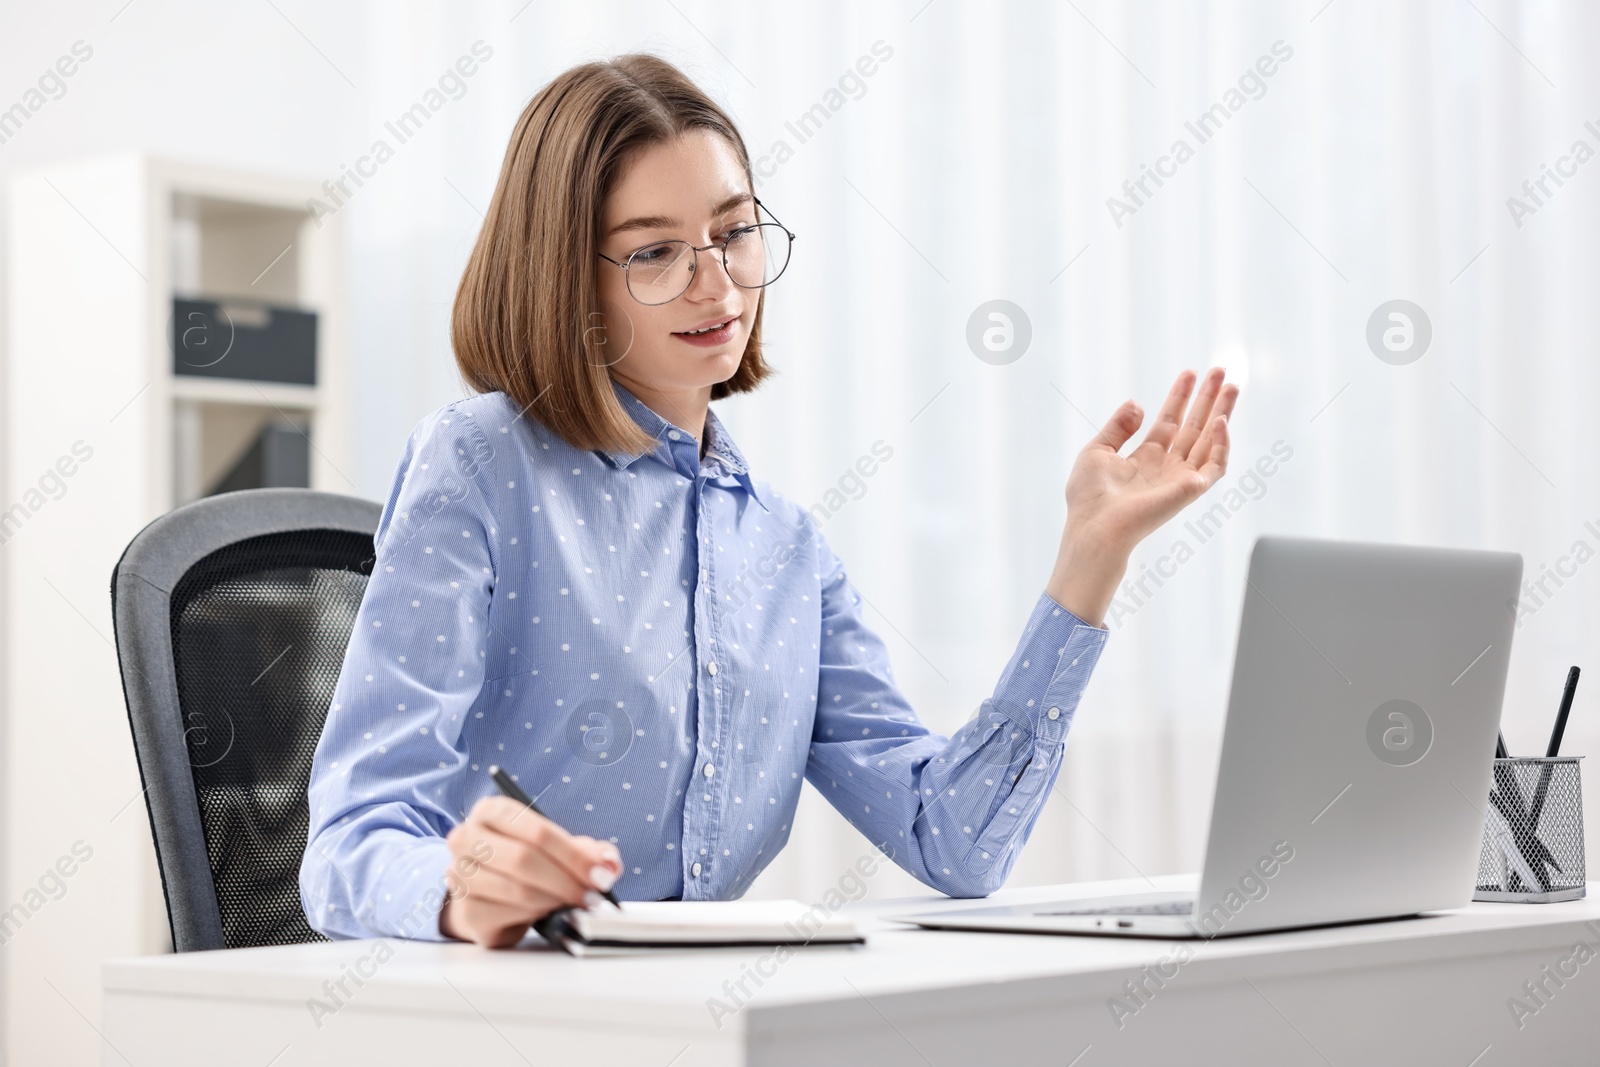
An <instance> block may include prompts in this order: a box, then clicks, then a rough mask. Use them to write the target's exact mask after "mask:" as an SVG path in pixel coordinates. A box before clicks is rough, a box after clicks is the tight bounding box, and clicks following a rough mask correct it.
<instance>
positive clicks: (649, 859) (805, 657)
mask: <svg viewBox="0 0 1600 1067" xmlns="http://www.w3.org/2000/svg"><path fill="white" fill-rule="evenodd" d="M613 387H614V390H615V392H616V395H617V399H618V400H619V401H620V402H621V403H622V405H623V406H624V408H625V409H626V410H627V411H628V413H629V414H630V415H632V417H633V418H634V420H635V421H636V422H637V423H638V424H639V425H640V426H641V427H643V429H644V430H645V431H646V432H647V433H649V434H651V435H653V436H654V437H655V438H656V441H657V445H656V447H655V448H654V449H653V450H651V451H648V452H645V453H640V454H631V453H626V452H608V451H603V450H594V451H584V450H579V449H574V448H573V447H571V446H570V445H568V444H567V443H566V442H565V441H563V440H562V439H561V438H560V437H559V436H557V435H556V434H555V433H553V432H551V431H550V430H548V429H547V428H545V427H544V426H543V425H542V424H541V423H539V422H537V421H536V420H534V419H533V418H532V417H529V416H525V415H523V414H522V413H521V412H519V410H518V407H517V405H516V404H515V403H514V402H513V401H512V400H511V399H510V397H508V396H507V395H506V394H505V393H487V394H483V395H479V396H474V397H471V398H468V399H465V400H460V401H457V402H455V403H452V404H449V405H446V406H445V407H443V408H441V409H439V410H438V411H436V412H434V413H433V414H431V415H429V416H428V417H426V418H424V419H423V420H422V421H421V422H420V423H419V424H418V425H417V427H416V428H415V429H414V430H413V431H412V433H411V436H410V438H409V439H408V441H407V445H406V450H405V455H404V456H403V457H402V459H401V462H400V465H399V469H398V471H397V472H396V475H395V480H394V484H393V486H392V488H391V489H390V492H389V496H388V500H387V502H386V503H385V505H384V508H383V512H382V516H381V518H380V520H379V523H378V529H377V534H376V548H377V553H376V561H375V563H374V565H373V569H372V576H371V579H370V581H369V583H368V585H367V590H366V595H365V597H364V599H363V600H362V603H361V607H360V611H359V612H358V614H357V617H356V622H355V628H354V631H353V633H352V634H351V637H350V643H349V646H348V648H347V650H346V652H345V658H344V664H343V669H342V671H341V673H340V676H339V680H338V684H337V687H336V689H335V692H334V698H333V704H332V706H331V708H330V709H329V712H328V719H327V723H326V726H325V728H324V730H323V734H322V738H321V741H320V743H319V744H318V746H317V750H316V755H315V759H314V762H313V766H312V772H311V785H310V792H309V801H310V815H311V824H310V836H309V840H308V842H307V847H306V852H305V856H304V860H303V862H302V865H301V870H300V891H301V896H302V900H303V903H304V905H305V909H306V914H307V917H308V919H309V921H310V923H311V925H312V926H313V927H314V928H315V929H317V930H320V931H321V932H323V933H325V934H327V935H328V936H330V937H334V938H352V937H376V936H384V935H398V936H407V937H417V938H427V939H442V935H441V934H440V933H439V930H438V926H437V921H436V920H437V910H438V906H439V901H440V893H441V891H442V887H443V884H444V881H443V879H444V875H445V870H446V867H447V865H448V863H449V850H448V846H447V845H446V843H445V835H446V834H447V833H448V832H449V831H450V829H451V828H452V827H453V826H455V825H456V824H457V823H458V822H460V821H462V820H463V819H464V818H465V817H466V814H467V813H468V811H470V810H471V808H472V806H473V805H474V804H475V803H476V802H477V801H478V799H479V798H481V797H485V796H490V795H494V794H495V793H496V792H497V790H496V789H495V787H494V784H493V782H492V781H491V780H490V778H489V775H488V769H489V767H490V766H491V765H495V764H499V765H501V766H503V767H505V768H506V769H507V771H508V772H509V773H510V774H511V775H512V776H513V777H514V778H515V779H516V780H517V782H518V783H519V784H520V785H521V786H522V788H523V789H524V790H526V791H527V792H528V793H529V794H530V795H532V796H533V797H534V798H535V800H536V801H537V802H538V804H539V806H540V808H541V809H542V810H543V811H544V812H545V813H546V815H548V816H549V817H550V818H552V819H554V820H555V821H556V822H558V823H560V824H561V825H562V826H564V827H566V828H567V829H568V830H569V831H571V832H573V833H575V834H587V835H590V836H592V837H595V838H599V839H602V840H608V841H612V842H614V843H615V844H616V846H617V848H618V849H619V851H620V852H621V854H622V861H623V874H622V877H621V878H620V879H619V881H618V882H617V884H616V886H615V892H616V894H617V896H618V897H619V898H622V899H624V900H659V899H667V898H682V899H684V900H711V899H730V898H734V897H738V896H740V895H741V894H742V893H743V892H744V891H745V890H746V889H747V888H748V887H749V885H750V883H751V881H752V880H754V878H755V877H756V875H757V874H759V873H760V872H761V871H762V869H763V868H765V867H766V865H767V864H768V863H770V862H771V861H772V859H773V858H774V857H775V856H776V855H777V854H778V852H779V850H780V849H782V848H783V845H784V842H785V841H787V840H788V837H789V832H790V829H791V827H792V826H793V824H794V814H795V806H796V804H797V803H798V801H799V797H800V787H801V783H802V781H803V780H804V781H809V782H811V784H812V785H813V786H815V787H816V788H817V790H818V791H819V792H820V793H821V794H822V795H823V796H824V797H826V798H827V799H828V800H829V801H830V802H831V803H832V804H833V805H834V807H836V808H837V809H838V810H839V811H840V812H841V813H842V814H843V815H844V816H845V818H846V819H848V820H849V821H850V822H851V823H852V824H853V825H854V826H855V827H856V828H857V829H858V830H860V831H861V833H862V834H864V835H865V836H866V838H867V839H868V840H869V841H871V842H872V843H873V844H874V845H876V846H877V847H878V848H880V849H881V850H882V851H883V852H884V853H885V854H886V855H888V856H889V857H890V858H892V859H893V860H894V862H896V863H897V864H899V865H900V866H901V867H903V868H904V869H906V870H907V871H909V872H911V873H912V874H913V875H915V876H916V877H917V878H919V879H921V880H922V881H923V882H924V883H926V884H927V885H929V886H931V887H933V888H934V889H937V890H940V891H942V892H945V893H948V894H951V895H953V896H981V895H984V894H987V893H989V892H992V891H993V890H995V889H996V888H998V887H999V886H1000V885H1001V883H1002V882H1004V880H1005V877H1006V875H1007V873H1009V871H1010V870H1011V867H1012V865H1013V864H1014V862H1015V860H1016V858H1017V854H1018V851H1019V850H1020V848H1021V847H1022V845H1023V843H1024V842H1025V841H1026V840H1027V838H1028V834H1029V833H1030V832H1031V830H1032V828H1033V825H1034V823H1035V822H1036V821H1037V819H1038V816H1039V812H1040V810H1041V808H1042V807H1043V804H1044V801H1045V798H1046V797H1047V796H1048V795H1049V793H1050V789H1051V786H1052V784H1053V783H1054V781H1055V777H1056V774H1057V773H1058V771H1059V770H1060V767H1061V758H1062V750H1063V748H1064V746H1065V742H1066V734H1067V728H1068V726H1069V725H1070V724H1071V722H1072V717H1073V713H1074V711H1075V710H1076V708H1077V706H1078V700H1079V697H1080V695H1081V693H1082V691H1083V688H1084V686H1085V684H1086V683H1087V682H1088V679H1089V676H1090V673H1091V672H1092V671H1093V669H1094V665H1095V662H1096V660H1097V659H1098V658H1099V655H1100V650H1101V647H1102V646H1103V645H1104V643H1105V639H1106V631H1105V630H1104V629H1101V628H1098V627H1094V626H1090V625H1088V624H1087V623H1085V622H1084V621H1083V620H1082V619H1080V618H1078V617H1077V616H1075V615H1073V614H1072V613H1071V612H1069V611H1067V610H1066V609H1065V608H1063V607H1061V606H1060V605H1059V604H1057V603H1056V602H1055V601H1054V600H1053V599H1052V598H1051V597H1050V596H1049V595H1048V594H1047V593H1044V592H1041V593H1040V594H1039V598H1038V600H1037V602H1036V603H1035V605H1034V607H1033V610H1032V612H1031V613H1030V615H1029V616H1028V618H1027V620H1026V622H1025V624H1024V625H1023V628H1022V636H1021V639H1020V641H1019V643H1018V645H1017V649H1016V652H1015V653H1014V654H1013V655H1012V657H1011V660H1010V662H1009V663H1008V664H1007V665H1006V667H1005V669H1004V671H1003V672H1002V673H1001V675H1000V679H999V682H998V684H997V686H996V688H995V690H994V695H993V696H992V697H991V698H990V699H988V700H986V701H984V703H983V706H982V707H981V708H980V709H979V711H978V713H977V714H976V715H975V716H974V717H972V718H971V719H969V720H968V721H967V722H966V723H965V724H964V725H963V726H962V727H961V728H960V729H958V730H956V731H955V733H954V735H953V736H950V737H945V736H942V735H940V734H936V733H933V732H930V731H929V729H928V728H927V727H926V726H925V725H923V723H922V722H921V721H920V720H919V719H918V717H917V715H916V713H915V712H914V711H913V710H912V708H911V707H910V705H909V704H908V703H907V701H906V698H905V696H904V695H903V694H902V693H901V692H900V690H899V688H898V687H897V685H896V683H895V681H894V676H893V673H892V671H891V669H890V665H889V656H888V651H887V649H886V647H885V645H884V642H883V641H882V639H881V638H880V637H879V636H878V635H877V634H876V633H875V632H874V631H873V630H872V629H871V628H869V626H868V625H867V623H866V621H865V619H864V617H863V612H862V600H861V597H860V596H859V595H858V594H857V593H856V592H855V590H854V588H853V587H852V586H851V584H850V581H849V579H848V578H847V577H846V574H845V568H844V566H843V564H842V563H841V562H840V560H839V558H838V557H837V556H836V555H835V554H834V552H833V550H832V549H831V548H830V547H829V545H828V542H827V539H826V538H825V537H824V536H823V535H822V532H821V529H820V525H819V521H818V519H817V518H816V516H814V515H813V514H812V512H811V511H807V510H806V509H804V508H802V507H800V506H798V505H796V504H794V503H792V502H791V501H789V500H788V499H786V498H784V497H783V496H782V495H780V494H778V493H776V492H774V491H773V490H772V489H771V487H770V486H769V485H768V484H767V483H766V482H756V481H754V480H752V478H751V476H750V474H749V472H748V470H747V468H746V465H745V461H744V457H743V456H742V455H741V454H740V452H739V449H738V447H737V446H736V445H735V443H734V441H733V439H732V438H731V437H729V436H728V433H727V431H726V430H725V429H724V427H723V425H722V423H721V421H720V420H719V419H718V418H717V416H716V414H715V412H708V414H707V417H706V441H707V454H706V455H705V456H704V457H703V458H702V456H701V454H700V447H699V446H700V442H698V441H696V440H695V439H694V438H693V435H692V434H690V433H688V432H686V431H684V430H682V429H679V428H678V427H675V426H673V425H672V424H671V423H669V422H667V421H666V420H664V419H663V418H661V417H660V416H659V415H657V414H656V413H655V412H653V411H652V410H651V409H650V408H648V407H646V406H645V405H644V404H643V403H642V402H641V401H640V400H639V399H638V398H637V397H635V396H634V395H633V394H632V393H631V392H630V391H629V390H627V389H626V388H625V387H623V386H622V385H621V384H619V383H615V382H613Z"/></svg>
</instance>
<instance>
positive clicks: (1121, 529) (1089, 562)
mask: <svg viewBox="0 0 1600 1067" xmlns="http://www.w3.org/2000/svg"><path fill="white" fill-rule="evenodd" d="M1223 377H1224V374H1223V370H1222V368H1220V367H1213V368H1212V369H1211V370H1210V371H1209V372H1207V374H1206V376H1205V378H1204V380H1202V381H1201V382H1200V388H1199V391H1198V393H1196V392H1195V374H1194V372H1193V371H1187V370H1186V371H1184V372H1183V373H1182V374H1179V375H1178V379H1177V381H1175V382H1173V384H1172V391H1171V392H1170V393H1168V394H1167V399H1166V401H1165V402H1164V403H1163V404H1162V405H1161V411H1160V412H1159V413H1158V414H1157V415H1156V420H1155V423H1154V425H1152V426H1151V427H1150V429H1149V431H1148V432H1147V433H1146V434H1145V437H1144V440H1143V441H1141V442H1139V444H1138V445H1137V446H1136V447H1135V448H1134V449H1133V450H1132V451H1130V452H1129V453H1128V454H1127V455H1123V454H1122V451H1121V450H1122V447H1123V446H1124V445H1125V444H1127V443H1128V441H1129V439H1131V438H1132V437H1133V435H1134V433H1135V432H1137V431H1138V429H1139V427H1140V426H1141V425H1142V424H1143V422H1144V412H1143V411H1142V410H1141V409H1140V407H1139V405H1138V404H1137V403H1136V402H1134V401H1133V400H1128V401H1126V402H1124V403H1123V404H1122V406H1121V407H1119V408H1117V410H1116V412H1115V413H1113V414H1112V416H1111V419H1110V421H1108V422H1107V423H1106V425H1105V428H1104V429H1102V430H1101V431H1100V432H1099V433H1098V434H1097V435H1095V438H1094V440H1092V441H1090V442H1089V443H1088V444H1087V445H1085V446H1084V448H1083V451H1081V452H1080V453H1078V459H1077V462H1076V463H1075V464H1074V465H1073V468H1072V473H1071V475H1070V476H1069V477H1068V478H1067V522H1066V528H1065V530H1064V531H1063V532H1062V535H1061V551H1060V554H1059V556H1058V557H1057V560H1056V567H1055V570H1054V571H1053V572H1052V574H1051V578H1050V584H1049V586H1048V587H1047V591H1048V592H1049V593H1050V595H1051V596H1052V597H1053V598H1054V599H1055V601H1056V602H1057V603H1058V604H1060V605H1061V606H1062V607H1064V608H1066V609H1067V610H1068V611H1071V612H1072V613H1073V614H1075V615H1077V616H1078V617H1079V618H1081V619H1083V620H1084V621H1085V622H1088V623H1092V624H1093V625H1096V626H1099V625H1102V621H1101V620H1102V619H1103V618H1104V616H1105V612H1106V609H1107V607H1109V606H1110V603H1111V597H1112V595H1113V594H1114V593H1115V592H1116V587H1117V583H1118V582H1120V581H1121V580H1122V575H1123V573H1124V572H1125V571H1126V570H1127V564H1128V556H1129V554H1130V553H1131V552H1132V551H1133V548H1134V546H1135V545H1137V544H1138V543H1139V542H1140V541H1142V540H1144V538H1145V537H1147V536H1148V535H1149V534H1150V533H1151V532H1152V531H1154V530H1155V529H1157V528H1158V527H1159V526H1161V525H1162V524H1163V523H1165V522H1166V521H1167V520H1168V519H1170V518H1172V517H1173V516H1174V515H1176V514H1177V513H1178V512H1179V511H1182V510H1183V508H1184V507H1185V506H1187V505H1188V504H1190V503H1191V502H1193V501H1194V500H1195V499H1196V498H1198V497H1199V496H1200V495H1201V494H1202V493H1204V492H1205V491H1206V490H1207V489H1209V488H1210V487H1211V486H1212V485H1214V484H1215V483H1216V481H1217V479H1218V478H1221V477H1222V475H1223V474H1224V473H1225V472H1226V471H1227V469H1228V417H1229V416H1230V415H1231V414H1232V412H1233V406H1234V403H1235V402H1236V401H1237V400H1238V398H1239V387H1238V386H1236V385H1231V384H1229V385H1225V384H1224V383H1223ZM1191 395H1192V396H1193V399H1194V403H1193V404H1192V405H1191V404H1190V402H1189V401H1190V397H1191Z"/></svg>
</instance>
